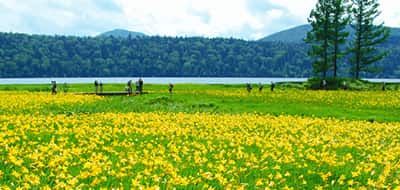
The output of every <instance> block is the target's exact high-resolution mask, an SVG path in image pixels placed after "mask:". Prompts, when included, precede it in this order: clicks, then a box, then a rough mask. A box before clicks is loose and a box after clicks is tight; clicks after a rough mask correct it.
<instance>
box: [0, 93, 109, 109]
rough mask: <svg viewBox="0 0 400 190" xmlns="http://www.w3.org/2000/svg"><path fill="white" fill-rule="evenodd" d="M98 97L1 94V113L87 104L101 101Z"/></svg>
mask: <svg viewBox="0 0 400 190" xmlns="http://www.w3.org/2000/svg"><path fill="white" fill-rule="evenodd" d="M100 99H101V97H98V96H87V95H74V94H61V95H57V96H53V95H51V94H49V93H28V92H0V111H2V110H3V111H16V112H21V111H23V110H29V111H32V110H39V109H40V108H42V107H43V106H49V105H71V104H87V103H90V102H94V101H96V100H100Z"/></svg>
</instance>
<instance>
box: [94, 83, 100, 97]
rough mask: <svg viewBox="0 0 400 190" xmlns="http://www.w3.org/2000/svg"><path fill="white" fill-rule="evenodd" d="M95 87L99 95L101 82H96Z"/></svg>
mask: <svg viewBox="0 0 400 190" xmlns="http://www.w3.org/2000/svg"><path fill="white" fill-rule="evenodd" d="M94 86H95V88H96V94H98V93H99V81H97V80H95V81H94Z"/></svg>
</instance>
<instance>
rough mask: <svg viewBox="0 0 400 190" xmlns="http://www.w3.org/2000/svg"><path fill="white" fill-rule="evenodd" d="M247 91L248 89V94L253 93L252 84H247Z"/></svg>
mask: <svg viewBox="0 0 400 190" xmlns="http://www.w3.org/2000/svg"><path fill="white" fill-rule="evenodd" d="M246 89H247V92H248V93H251V90H253V87H252V86H251V84H250V83H247V84H246Z"/></svg>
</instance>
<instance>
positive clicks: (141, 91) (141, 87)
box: [138, 78, 143, 94]
mask: <svg viewBox="0 0 400 190" xmlns="http://www.w3.org/2000/svg"><path fill="white" fill-rule="evenodd" d="M138 82H139V94H142V93H143V79H142V78H139V81H138Z"/></svg>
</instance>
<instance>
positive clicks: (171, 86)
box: [168, 83, 174, 94]
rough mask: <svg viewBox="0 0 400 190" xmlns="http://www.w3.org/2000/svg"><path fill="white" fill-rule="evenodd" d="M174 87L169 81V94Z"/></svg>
mask: <svg viewBox="0 0 400 190" xmlns="http://www.w3.org/2000/svg"><path fill="white" fill-rule="evenodd" d="M173 89H174V85H173V84H172V83H169V85H168V91H169V93H170V94H172V90H173Z"/></svg>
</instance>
